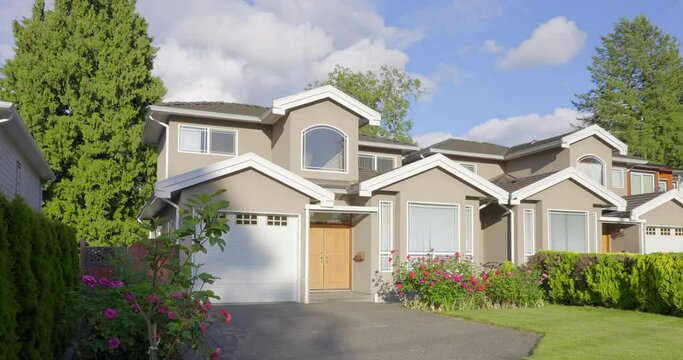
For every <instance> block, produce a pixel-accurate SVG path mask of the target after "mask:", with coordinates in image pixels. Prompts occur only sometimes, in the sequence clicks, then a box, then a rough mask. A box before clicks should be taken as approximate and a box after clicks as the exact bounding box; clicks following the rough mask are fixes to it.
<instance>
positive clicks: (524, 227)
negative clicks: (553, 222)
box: [522, 209, 550, 260]
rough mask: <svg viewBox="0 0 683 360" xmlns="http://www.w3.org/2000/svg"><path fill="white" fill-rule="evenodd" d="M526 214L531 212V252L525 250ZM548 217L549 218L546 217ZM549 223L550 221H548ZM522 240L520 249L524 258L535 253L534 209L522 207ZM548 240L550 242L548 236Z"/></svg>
mask: <svg viewBox="0 0 683 360" xmlns="http://www.w3.org/2000/svg"><path fill="white" fill-rule="evenodd" d="M526 214H531V234H530V235H531V253H530V254H528V253H527V252H526V241H527V233H526V223H525V222H526ZM548 219H550V218H548ZM548 224H550V222H548ZM548 229H550V225H548ZM522 235H523V237H522V241H523V244H522V245H523V246H524V248H523V249H522V252H523V253H524V259H525V260H526V259H528V258H529V257H531V256H532V255H534V254H535V253H536V212H535V211H534V209H524V211H523V212H522ZM548 242H550V238H548Z"/></svg>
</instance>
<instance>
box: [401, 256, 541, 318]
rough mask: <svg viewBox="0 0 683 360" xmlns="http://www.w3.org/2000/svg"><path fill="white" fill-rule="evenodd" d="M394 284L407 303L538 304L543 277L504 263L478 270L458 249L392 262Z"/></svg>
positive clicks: (442, 306) (439, 306)
mask: <svg viewBox="0 0 683 360" xmlns="http://www.w3.org/2000/svg"><path fill="white" fill-rule="evenodd" d="M394 266H395V268H396V270H395V272H394V286H395V289H396V292H397V294H398V295H399V298H400V299H401V300H402V301H403V302H404V304H406V305H407V306H412V307H419V308H425V309H429V310H456V309H473V308H486V307H492V306H540V305H542V296H543V291H542V290H541V288H540V286H541V283H542V280H543V277H542V276H540V275H539V273H538V272H536V271H531V270H528V269H520V268H517V267H515V266H514V265H512V264H506V265H504V266H503V267H502V268H501V269H493V270H491V271H489V272H483V271H481V270H480V269H479V268H478V267H477V266H476V265H475V264H474V263H472V262H471V261H469V260H466V259H463V258H462V257H461V256H460V254H459V253H455V254H454V255H453V256H448V257H440V258H434V257H433V256H431V254H429V255H428V256H426V257H419V258H410V257H408V258H407V259H406V260H405V261H403V262H400V263H395V264H394Z"/></svg>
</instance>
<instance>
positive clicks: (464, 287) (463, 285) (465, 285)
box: [460, 281, 467, 289]
mask: <svg viewBox="0 0 683 360" xmlns="http://www.w3.org/2000/svg"><path fill="white" fill-rule="evenodd" d="M460 286H462V288H463V289H467V283H466V282H464V281H463V282H462V284H460Z"/></svg>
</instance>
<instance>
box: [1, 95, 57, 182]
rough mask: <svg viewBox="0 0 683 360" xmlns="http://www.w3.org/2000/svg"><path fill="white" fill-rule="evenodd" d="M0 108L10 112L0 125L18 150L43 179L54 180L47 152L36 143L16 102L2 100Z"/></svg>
mask: <svg viewBox="0 0 683 360" xmlns="http://www.w3.org/2000/svg"><path fill="white" fill-rule="evenodd" d="M0 109H3V110H4V111H7V112H8V113H9V116H8V117H7V118H0V127H1V128H2V129H4V130H5V131H6V132H7V134H8V136H9V137H10V138H11V139H12V140H13V142H14V144H15V146H16V150H18V151H19V152H20V153H21V154H22V155H23V156H25V157H26V159H27V160H28V162H29V164H28V165H31V166H32V167H33V170H35V171H36V172H37V173H38V177H39V178H40V179H41V180H43V181H49V180H54V179H55V173H54V172H53V171H52V169H51V168H50V164H49V163H48V162H47V160H46V159H45V154H43V151H42V150H41V149H40V146H38V143H36V140H35V139H34V138H33V135H32V134H31V131H29V129H28V127H26V124H25V123H24V120H23V119H22V118H21V116H20V115H19V112H18V111H17V109H16V107H15V106H14V104H12V103H11V102H7V101H0Z"/></svg>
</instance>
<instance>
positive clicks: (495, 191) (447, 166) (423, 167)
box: [358, 154, 508, 204]
mask: <svg viewBox="0 0 683 360" xmlns="http://www.w3.org/2000/svg"><path fill="white" fill-rule="evenodd" d="M437 167H438V168H440V169H443V170H445V171H446V172H448V173H450V174H451V175H454V176H455V177H457V178H458V179H460V180H462V181H463V182H465V183H467V184H469V185H472V186H474V187H475V188H477V189H479V190H481V191H482V192H484V193H486V194H488V195H490V196H492V197H494V198H496V199H497V200H498V202H499V203H501V204H506V203H507V200H508V192H507V191H505V190H503V189H501V188H500V187H498V186H496V185H495V184H493V183H492V182H490V181H488V180H486V179H484V178H483V177H481V176H479V175H477V174H475V173H473V172H471V171H469V170H467V169H465V168H464V167H462V166H461V165H458V164H457V163H455V162H454V161H452V160H450V159H448V158H447V157H446V156H445V155H442V154H436V155H432V156H430V157H427V158H424V159H421V160H418V161H415V162H413V163H410V164H408V165H405V166H401V167H398V168H396V169H394V170H392V171H389V172H387V173H384V174H382V175H379V176H376V177H374V178H372V179H369V180H366V181H363V182H361V183H360V184H359V186H358V192H359V194H360V196H365V197H370V196H372V193H373V192H374V191H376V190H379V189H382V188H384V187H387V186H389V185H391V184H394V183H397V182H399V181H401V180H404V179H407V178H409V177H411V176H415V175H417V174H420V173H423V172H425V171H427V170H431V169H434V168H437Z"/></svg>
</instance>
